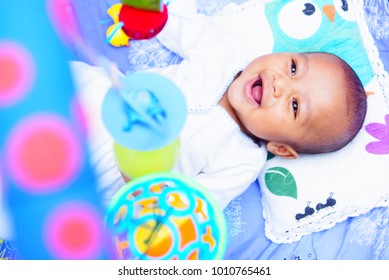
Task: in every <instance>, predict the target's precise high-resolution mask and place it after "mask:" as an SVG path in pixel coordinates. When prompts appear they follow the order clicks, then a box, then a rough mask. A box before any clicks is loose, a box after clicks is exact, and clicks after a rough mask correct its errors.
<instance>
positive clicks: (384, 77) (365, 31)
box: [349, 0, 389, 107]
mask: <svg viewBox="0 0 389 280" xmlns="http://www.w3.org/2000/svg"><path fill="white" fill-rule="evenodd" d="M349 4H351V5H352V8H353V10H354V11H355V16H356V19H357V24H358V28H359V31H360V33H361V36H362V40H363V44H364V46H365V49H366V53H367V55H368V57H369V60H370V64H371V66H372V68H373V71H374V73H375V76H376V77H377V81H378V83H379V85H380V87H381V89H382V94H383V96H384V99H385V101H386V105H387V106H388V107H389V74H388V72H386V71H385V69H384V65H383V63H382V61H381V59H380V57H379V53H378V49H377V46H376V44H375V41H374V39H373V36H372V35H371V33H370V30H369V28H368V26H367V23H366V20H365V19H366V15H365V10H364V6H363V5H364V2H363V0H353V1H350V3H349Z"/></svg>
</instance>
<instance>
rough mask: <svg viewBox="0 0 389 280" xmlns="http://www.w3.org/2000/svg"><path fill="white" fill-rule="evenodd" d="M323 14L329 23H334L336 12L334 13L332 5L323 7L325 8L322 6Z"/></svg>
mask: <svg viewBox="0 0 389 280" xmlns="http://www.w3.org/2000/svg"><path fill="white" fill-rule="evenodd" d="M323 12H324V14H325V15H326V17H327V18H328V19H329V20H330V21H331V22H334V21H335V14H336V11H335V7H334V5H325V6H323Z"/></svg>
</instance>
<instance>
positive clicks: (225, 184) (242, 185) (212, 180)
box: [195, 163, 260, 209]
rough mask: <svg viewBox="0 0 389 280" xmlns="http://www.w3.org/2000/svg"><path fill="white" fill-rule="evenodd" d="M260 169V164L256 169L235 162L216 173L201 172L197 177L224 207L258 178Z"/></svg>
mask: <svg viewBox="0 0 389 280" xmlns="http://www.w3.org/2000/svg"><path fill="white" fill-rule="evenodd" d="M259 170H260V168H259V166H258V169H257V170H255V169H254V168H252V167H251V166H247V165H246V166H244V165H236V164H235V163H234V164H232V165H230V166H228V165H227V164H226V165H225V166H223V168H222V169H220V170H219V171H217V172H215V173H212V174H211V173H200V174H198V175H197V176H196V177H195V179H196V181H197V182H198V183H199V184H200V185H202V186H203V187H204V188H206V189H208V190H209V191H210V192H211V194H212V196H213V197H214V198H215V200H216V201H217V202H218V204H219V206H220V207H221V208H222V209H224V208H225V207H227V206H228V204H229V203H230V202H231V201H232V200H233V199H234V198H236V197H238V196H239V195H241V194H242V193H243V192H244V191H245V190H246V189H247V188H248V187H249V186H250V184H251V183H252V182H254V181H255V180H256V179H257V178H258V175H259Z"/></svg>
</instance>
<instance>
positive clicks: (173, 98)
mask: <svg viewBox="0 0 389 280" xmlns="http://www.w3.org/2000/svg"><path fill="white" fill-rule="evenodd" d="M102 113H103V121H104V124H105V126H106V127H107V129H108V131H109V132H110V134H111V135H112V137H113V139H114V143H115V144H114V153H115V159H116V163H117V165H118V168H119V169H120V171H121V172H122V173H123V175H124V176H125V177H127V178H129V179H131V178H137V177H140V176H143V175H147V174H151V173H155V172H162V171H169V170H170V169H171V168H172V167H173V166H174V163H175V161H176V159H177V156H178V153H179V139H178V135H179V133H180V131H181V129H182V127H183V125H184V123H185V120H186V103H185V99H184V97H183V95H182V93H181V91H180V90H179V89H178V87H177V86H176V85H175V84H174V83H173V82H172V81H170V80H169V79H167V78H165V77H163V76H160V75H157V74H152V73H135V74H130V75H127V76H125V77H124V78H123V79H122V80H121V88H117V87H112V88H111V90H110V91H109V92H108V93H107V95H106V97H105V99H104V102H103V108H102Z"/></svg>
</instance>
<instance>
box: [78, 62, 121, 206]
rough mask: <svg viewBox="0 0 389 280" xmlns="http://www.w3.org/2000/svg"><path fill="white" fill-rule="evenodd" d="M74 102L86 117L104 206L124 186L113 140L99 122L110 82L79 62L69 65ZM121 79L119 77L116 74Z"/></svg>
mask: <svg viewBox="0 0 389 280" xmlns="http://www.w3.org/2000/svg"><path fill="white" fill-rule="evenodd" d="M71 70H72V74H73V78H74V81H75V86H76V90H77V98H78V101H79V102H80V105H81V107H82V109H83V112H84V114H85V120H86V125H87V137H88V146H89V149H90V153H91V163H92V166H93V167H94V170H95V172H96V175H97V178H98V189H99V190H100V191H102V192H104V194H105V195H104V196H105V199H107V201H106V202H107V203H108V202H109V200H110V198H111V197H112V195H113V194H114V193H115V192H116V191H117V190H118V189H119V188H121V187H122V186H124V185H125V182H124V180H123V178H122V176H121V174H120V172H119V170H118V168H117V167H116V163H115V160H114V154H113V149H112V147H113V139H112V136H111V135H110V133H109V132H108V130H107V129H106V128H105V125H104V123H103V120H102V114H101V108H102V104H103V100H104V97H105V95H106V93H107V92H108V90H109V89H110V88H111V86H112V82H111V80H110V79H109V77H108V76H107V75H106V73H105V72H104V71H103V69H101V68H99V67H93V66H90V65H87V64H85V63H82V62H71ZM118 74H119V75H120V73H118Z"/></svg>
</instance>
